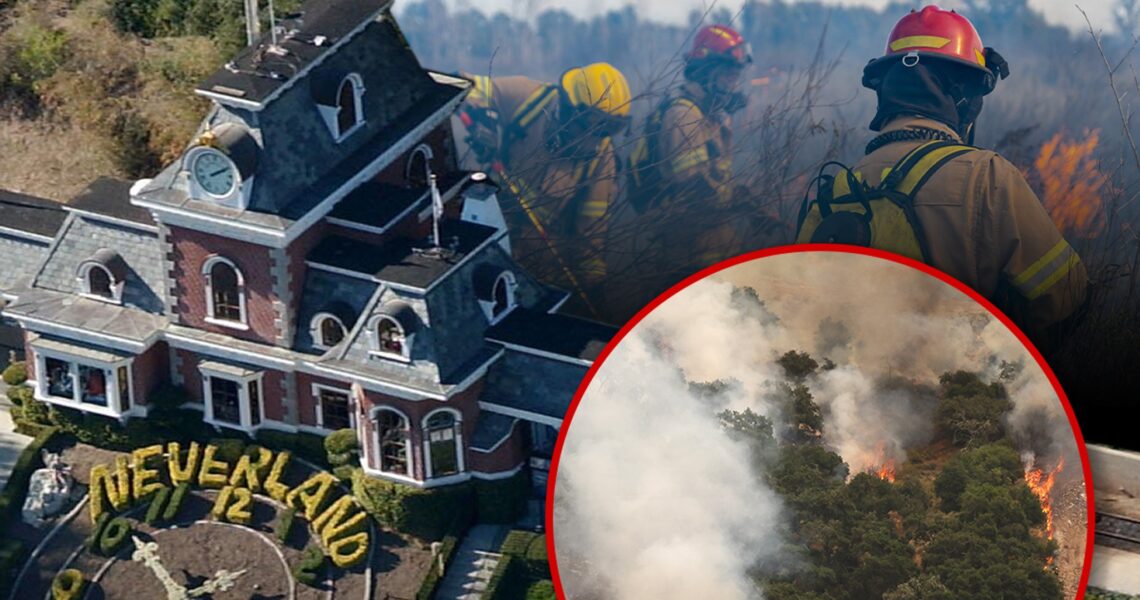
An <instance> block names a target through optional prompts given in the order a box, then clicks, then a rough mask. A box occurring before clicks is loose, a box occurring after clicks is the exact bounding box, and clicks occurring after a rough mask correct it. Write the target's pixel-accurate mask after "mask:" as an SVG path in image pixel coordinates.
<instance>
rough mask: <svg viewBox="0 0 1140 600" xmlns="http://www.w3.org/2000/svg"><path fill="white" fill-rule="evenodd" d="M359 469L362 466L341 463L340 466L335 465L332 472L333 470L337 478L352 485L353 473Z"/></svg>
mask: <svg viewBox="0 0 1140 600" xmlns="http://www.w3.org/2000/svg"><path fill="white" fill-rule="evenodd" d="M359 470H360V467H354V466H352V465H341V466H339V467H333V470H332V472H333V475H336V478H337V479H339V480H340V481H341V483H346V484H349V485H351V484H352V474H353V473H355V472H357V471H359Z"/></svg>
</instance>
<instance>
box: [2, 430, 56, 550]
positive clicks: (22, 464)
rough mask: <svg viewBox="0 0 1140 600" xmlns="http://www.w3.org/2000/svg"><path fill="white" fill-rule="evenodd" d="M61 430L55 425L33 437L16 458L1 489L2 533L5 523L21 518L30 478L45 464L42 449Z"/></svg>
mask: <svg viewBox="0 0 1140 600" xmlns="http://www.w3.org/2000/svg"><path fill="white" fill-rule="evenodd" d="M57 433H59V430H58V429H56V428H55V427H49V428H47V429H44V430H43V431H41V432H40V433H39V435H37V436H36V437H34V438H32V441H31V442H30V443H29V444H28V446H27V447H26V448H24V451H23V452H21V453H20V456H19V458H17V459H16V465H15V466H14V467H12V474H11V475H10V476H9V477H8V484H7V485H5V486H4V490H3V491H0V533H2V532H3V531H4V527H3V524H7V523H15V522H16V521H17V520H19V519H20V512H21V511H22V510H23V508H24V496H25V495H26V494H27V493H28V480H29V479H31V477H32V472H33V471H35V470H36V469H38V468H40V467H41V466H43V462H42V461H41V460H40V450H42V449H43V447H44V446H45V445H47V443H48V442H50V441H51V440H52V439H53V438H54V437H55V436H56V434H57Z"/></svg>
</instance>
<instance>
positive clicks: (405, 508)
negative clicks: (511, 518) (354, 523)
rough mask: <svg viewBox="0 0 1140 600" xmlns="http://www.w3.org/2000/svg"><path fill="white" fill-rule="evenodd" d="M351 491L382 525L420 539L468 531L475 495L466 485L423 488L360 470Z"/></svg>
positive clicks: (438, 537)
mask: <svg viewBox="0 0 1140 600" xmlns="http://www.w3.org/2000/svg"><path fill="white" fill-rule="evenodd" d="M352 494H353V495H354V496H356V499H357V501H358V502H360V506H361V507H363V508H364V510H365V511H367V512H368V513H369V514H371V515H372V516H373V517H374V518H375V519H376V520H377V521H378V522H380V524H381V525H383V526H385V527H388V528H390V529H394V530H396V531H400V532H403V533H407V534H409V535H412V536H415V537H417V538H419V539H421V540H433V541H434V540H440V539H442V538H443V537H444V536H445V535H447V533H448V530H449V529H452V528H454V527H455V525H454V523H455V522H456V521H457V520H460V521H463V522H464V523H462V524H461V525H459V527H460V528H461V529H463V530H466V525H467V523H470V514H471V505H472V501H473V497H472V494H471V489H470V487H469V486H466V485H455V486H448V487H445V488H437V489H429V490H422V489H416V488H413V487H410V486H407V485H404V484H400V483H393V482H390V481H384V480H381V479H374V478H372V477H368V476H367V475H365V474H364V472H363V471H362V470H360V469H357V470H356V471H354V472H353V474H352Z"/></svg>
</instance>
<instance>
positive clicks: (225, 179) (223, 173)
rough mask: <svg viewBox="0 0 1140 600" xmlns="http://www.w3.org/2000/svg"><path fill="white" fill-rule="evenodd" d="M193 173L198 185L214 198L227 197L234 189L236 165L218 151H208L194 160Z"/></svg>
mask: <svg viewBox="0 0 1140 600" xmlns="http://www.w3.org/2000/svg"><path fill="white" fill-rule="evenodd" d="M191 173H192V174H193V176H194V179H195V180H196V181H197V182H198V185H200V186H202V189H204V190H206V193H208V194H211V195H213V196H226V195H229V193H230V192H232V191H233V189H234V184H235V183H236V182H237V173H236V169H234V164H233V163H232V162H230V159H228V158H226V157H225V156H224V155H223V154H222V153H221V152H218V151H217V150H206V151H203V152H202V153H200V154H199V155H198V157H197V158H195V159H194V166H193V167H192V168H191Z"/></svg>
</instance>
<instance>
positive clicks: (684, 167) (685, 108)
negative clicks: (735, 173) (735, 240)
mask: <svg viewBox="0 0 1140 600" xmlns="http://www.w3.org/2000/svg"><path fill="white" fill-rule="evenodd" d="M704 98H705V92H704V90H702V89H701V87H700V86H699V85H697V84H695V83H692V82H686V83H685V84H684V85H683V86H681V90H680V93H679V94H678V95H677V97H676V98H674V99H673V100H672V101H670V102H668V103H667V105H666V108H665V112H664V114H663V115H662V117H661V127H660V130H659V131H657V132H656V136H657V140H656V148H657V153H658V155H659V156H660V162H659V165H660V167H659V168H660V169H661V170H662V171H663V173H662V176H663V177H662V178H663V179H664V180H665V182H666V183H665V187H666V189H672V190H675V191H676V193H677V194H686V193H696V194H698V195H702V196H704V197H705V198H708V196H709V194H710V193H711V194H712V196H713V199H714V200H715V205H716V206H725V205H727V204H728V203H729V202H730V200H731V199H732V123H731V118H730V117H729V115H728V113H726V112H724V111H716V112H713V113H706V112H705V111H704V110H703V109H702V108H701V104H702V102H703V101H704ZM682 199H683V198H675V199H674V200H682Z"/></svg>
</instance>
